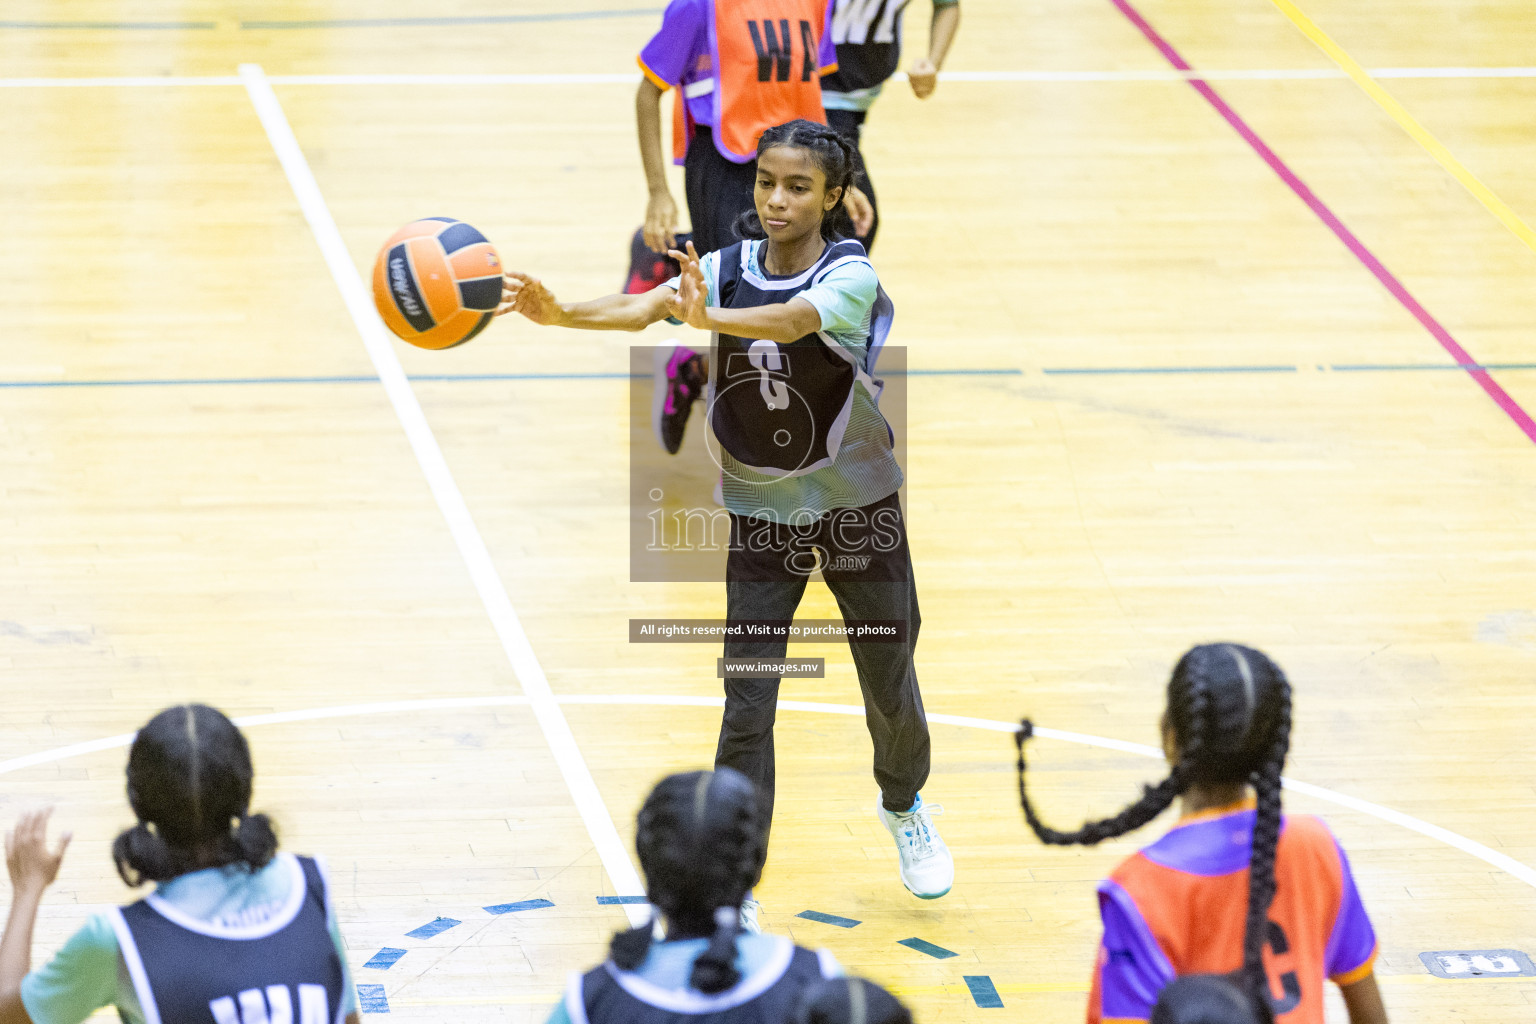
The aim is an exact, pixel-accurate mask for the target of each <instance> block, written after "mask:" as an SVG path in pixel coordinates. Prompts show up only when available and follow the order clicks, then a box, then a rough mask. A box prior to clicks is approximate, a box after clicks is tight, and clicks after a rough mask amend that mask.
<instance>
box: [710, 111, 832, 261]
mask: <svg viewBox="0 0 1536 1024" xmlns="http://www.w3.org/2000/svg"><path fill="white" fill-rule="evenodd" d="M780 146H798V147H800V148H802V149H806V150H809V151H810V154H811V162H812V163H814V164H815V165H816V166H817V168H818V169H820V171H821V173H822V174H823V175H825V176H826V179H827V191H828V192H831V191H832V190H833V189H841V190H842V191H841V192H840V193H839V194H838V197H837V203H836V204H835V205H834V206H833V207H832V209H830V210H828V211H827V212H826V213H824V214H823V215H822V218H821V237H822V238H824V239H826V240H827V241H829V242H833V241H836V240H837V239H839V238H845V237H852V236H853V224H852V223H851V222H850V221H849V219H848V209H847V205H846V201H847V199H848V189H849V188H851V187H852V186H853V182H854V177H855V176H856V175H857V173H858V164H857V162H856V160H855V157H854V149H853V143H851V142H849V141H848V140H847V139H846V138H844V137H843V136H842V135H841V134H840V133H839V132H838V131H837V130H836V129H834V128H829V127H827V126H826V125H824V124H819V123H817V122H815V121H807V120H806V119H805V118H803V117H802V118H798V119H796V120H794V121H787V122H785V123H784V124H780V125H775V126H773V127H772V128H769V129H768V130H767V131H765V132H763V136H762V138H760V139H758V140H757V155H758V156H762V155H763V154H764V153H766V152H767V151H768V150H770V149H776V148H778V147H780ZM733 230H734V231H735V232H736V234H737V236H738V237H740V238H766V237H767V235H766V234H765V233H764V232H763V223H762V221H761V220H760V219H759V218H758V216H757V208H756V206H755V205H754V206H753V208H752V209H750V210H747V211H745V212H744V213H742V215H741V216H740V217H738V218H736V223H735V225H733Z"/></svg>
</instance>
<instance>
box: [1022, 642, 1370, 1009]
mask: <svg viewBox="0 0 1536 1024" xmlns="http://www.w3.org/2000/svg"><path fill="white" fill-rule="evenodd" d="M1032 733H1033V726H1032V725H1031V724H1030V722H1029V721H1028V720H1025V721H1024V722H1023V724H1022V727H1021V728H1020V730H1019V733H1018V736H1017V743H1018V748H1019V761H1018V769H1019V800H1020V802H1021V803H1022V804H1023V807H1024V816H1025V818H1026V820H1027V821H1028V822H1029V826H1030V828H1031V829H1033V830H1034V832H1035V835H1037V836H1039V837H1040V840H1041V841H1042V842H1045V843H1050V844H1055V845H1069V844H1083V845H1093V844H1095V843H1099V842H1102V841H1103V840H1105V839H1112V838H1114V837H1116V836H1120V835H1124V834H1125V833H1127V832H1130V831H1131V830H1133V829H1136V828H1140V827H1141V826H1142V825H1145V824H1146V823H1147V822H1149V821H1151V820H1152V819H1153V818H1155V817H1157V815H1158V814H1160V813H1162V811H1163V810H1164V809H1166V808H1167V807H1168V806H1169V805H1170V804H1172V803H1173V800H1174V798H1175V797H1178V798H1180V802H1181V806H1182V812H1183V815H1182V817H1181V818H1180V819H1179V821H1178V823H1177V824H1176V825H1175V826H1174V827H1173V829H1172V830H1171V831H1170V832H1168V834H1167V835H1165V836H1163V838H1162V839H1159V840H1158V841H1157V842H1155V843H1153V844H1152V845H1150V846H1147V847H1145V848H1144V849H1142V851H1141V852H1140V853H1138V854H1136V855H1135V856H1133V857H1130V858H1128V859H1127V860H1125V861H1124V862H1122V863H1121V864H1120V866H1119V867H1117V868H1116V869H1115V870H1114V871H1113V872H1112V873H1111V874H1110V877H1109V878H1108V879H1106V880H1105V881H1104V882H1102V883H1100V885H1099V912H1100V916H1101V918H1102V919H1103V923H1104V937H1103V941H1102V942H1101V944H1100V947H1099V955H1098V962H1097V964H1096V966H1095V968H1094V976H1093V991H1092V994H1091V995H1090V996H1089V1002H1088V1020H1089V1022H1090V1024H1099V1022H1103V1024H1111V1022H1121V1024H1125V1022H1131V1021H1147V1020H1149V1019H1151V1018H1152V1011H1153V1004H1154V1003H1155V1002H1156V1001H1157V998H1158V993H1159V992H1160V991H1161V990H1162V989H1163V988H1164V987H1165V986H1166V985H1168V984H1169V983H1170V982H1171V981H1173V979H1174V978H1175V977H1181V976H1184V975H1191V974H1224V973H1230V974H1232V975H1233V977H1234V980H1235V981H1236V982H1237V983H1239V984H1240V985H1241V986H1242V988H1243V990H1244V991H1245V992H1246V993H1248V994H1249V996H1250V998H1251V999H1252V1001H1253V1002H1254V1004H1255V1007H1256V1008H1257V1009H1258V1010H1260V1011H1261V1012H1265V1013H1272V1014H1273V1019H1274V1020H1275V1021H1276V1022H1277V1024H1323V979H1324V978H1325V977H1327V978H1330V979H1332V980H1333V981H1334V982H1335V983H1336V984H1337V985H1338V986H1339V988H1340V990H1341V991H1342V993H1343V996H1344V1002H1345V1004H1346V1005H1347V1006H1348V1008H1349V1017H1350V1022H1351V1024H1385V1022H1386V1019H1387V1016H1386V1011H1385V1009H1383V1007H1382V1002H1381V994H1380V991H1379V990H1378V988H1377V986H1376V979H1375V976H1374V975H1373V974H1372V965H1373V963H1374V961H1375V957H1376V933H1375V931H1374V930H1373V929H1372V927H1371V922H1370V919H1369V918H1368V917H1367V916H1366V912H1365V907H1364V905H1363V904H1362V903H1361V901H1360V894H1359V891H1358V890H1357V889H1356V887H1355V880H1354V876H1353V875H1352V874H1351V872H1350V869H1349V860H1348V858H1347V857H1346V856H1345V855H1344V850H1343V847H1341V846H1340V845H1339V843H1338V841H1337V840H1336V839H1335V838H1334V836H1333V833H1332V832H1330V831H1329V830H1328V827H1327V826H1326V825H1324V824H1323V822H1322V821H1321V820H1320V819H1318V818H1315V817H1312V816H1310V815H1284V814H1282V813H1281V809H1280V772H1281V770H1282V769H1283V768H1284V766H1285V757H1286V753H1287V751H1288V749H1289V747H1290V734H1291V687H1290V684H1289V683H1288V682H1287V681H1286V678H1285V674H1284V673H1282V672H1281V671H1280V668H1279V666H1277V665H1276V664H1275V663H1274V662H1273V661H1271V660H1270V659H1269V658H1268V657H1266V656H1265V655H1264V654H1263V653H1261V652H1259V651H1256V650H1254V649H1253V648H1251V647H1243V646H1240V645H1238V644H1205V645H1202V646H1199V647H1195V648H1193V649H1192V650H1190V651H1189V652H1188V653H1187V654H1185V655H1184V657H1182V658H1181V659H1179V663H1178V665H1177V666H1176V667H1175V668H1174V670H1173V676H1172V677H1171V678H1170V679H1169V681H1168V698H1167V707H1166V710H1165V711H1164V712H1163V719H1162V733H1163V749H1164V751H1165V752H1166V754H1167V757H1168V763H1169V765H1170V766H1171V768H1172V770H1171V771H1170V773H1169V775H1168V778H1166V779H1164V780H1163V781H1162V782H1160V783H1159V784H1157V785H1156V786H1148V787H1147V788H1146V791H1145V792H1144V793H1143V795H1142V797H1141V799H1140V800H1138V801H1136V802H1135V803H1133V804H1131V805H1130V806H1129V807H1127V808H1126V809H1125V810H1123V811H1121V812H1120V813H1119V814H1117V815H1115V816H1114V817H1112V818H1106V819H1104V820H1102V821H1094V822H1089V823H1087V824H1085V825H1084V826H1083V827H1082V828H1080V829H1078V830H1077V831H1075V832H1058V831H1057V830H1055V829H1053V828H1051V827H1050V826H1048V825H1046V824H1045V823H1044V822H1042V821H1041V820H1040V817H1039V816H1038V815H1037V814H1036V813H1035V808H1034V805H1033V804H1032V803H1031V802H1030V799H1029V794H1028V792H1027V791H1026V789H1025V785H1024V773H1025V764H1024V742H1025V741H1026V740H1027V739H1029V737H1030V735H1031V734H1032ZM1250 789H1251V790H1252V795H1251V796H1250V795H1249V790H1250ZM1159 1019H1167V1018H1159ZM1261 1019H1267V1017H1261Z"/></svg>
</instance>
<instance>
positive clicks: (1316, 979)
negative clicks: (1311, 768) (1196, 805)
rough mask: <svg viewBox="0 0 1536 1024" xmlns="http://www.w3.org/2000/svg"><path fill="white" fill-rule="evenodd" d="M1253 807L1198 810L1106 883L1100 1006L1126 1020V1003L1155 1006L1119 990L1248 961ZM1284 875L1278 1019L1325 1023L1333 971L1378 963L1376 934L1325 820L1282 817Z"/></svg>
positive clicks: (1275, 922) (1274, 950)
mask: <svg viewBox="0 0 1536 1024" xmlns="http://www.w3.org/2000/svg"><path fill="white" fill-rule="evenodd" d="M1253 816H1254V811H1253V810H1252V805H1251V803H1248V804H1244V805H1239V806H1237V807H1229V808H1220V809H1217V810H1215V811H1208V812H1205V813H1202V814H1198V815H1194V816H1192V817H1190V818H1187V819H1185V820H1183V821H1181V822H1180V823H1179V824H1178V825H1177V826H1176V827H1175V828H1173V829H1172V830H1171V831H1169V832H1168V834H1167V835H1165V836H1163V837H1162V838H1161V839H1159V840H1158V841H1157V842H1155V843H1153V844H1151V845H1150V846H1147V847H1146V848H1144V849H1143V850H1142V851H1141V852H1139V853H1137V854H1135V855H1134V856H1132V857H1129V858H1127V859H1126V860H1125V861H1124V862H1123V863H1121V865H1120V866H1119V867H1118V868H1116V869H1115V871H1114V872H1113V873H1112V874H1111V875H1110V877H1109V878H1108V879H1107V880H1105V881H1104V882H1103V883H1101V884H1100V886H1099V900H1100V904H1101V911H1102V916H1103V918H1104V921H1105V935H1104V944H1103V950H1104V952H1103V954H1102V955H1103V956H1104V957H1105V958H1106V959H1107V960H1108V961H1110V963H1106V964H1104V965H1103V966H1102V967H1101V970H1100V971H1098V972H1095V973H1096V982H1099V981H1100V979H1102V982H1101V983H1102V986H1103V991H1102V992H1100V993H1099V995H1100V997H1101V1000H1102V1001H1100V1000H1097V999H1096V1000H1093V1001H1092V1003H1093V1004H1095V1005H1101V1006H1102V1008H1103V1010H1102V1012H1103V1019H1104V1020H1110V1021H1112V1020H1115V1019H1116V1012H1117V1010H1118V1008H1119V1006H1122V1005H1127V1004H1129V1005H1136V1006H1140V1005H1144V1000H1145V994H1144V993H1141V992H1135V991H1116V989H1120V988H1126V989H1137V988H1140V987H1141V986H1142V985H1144V984H1150V985H1152V986H1155V987H1154V989H1153V991H1154V992H1155V991H1156V990H1157V989H1160V988H1161V987H1162V986H1163V985H1165V984H1166V983H1167V982H1168V981H1171V980H1172V979H1173V977H1175V976H1183V975H1189V974H1225V973H1228V972H1232V971H1236V970H1238V969H1239V968H1241V967H1242V965H1243V933H1244V926H1245V922H1246V916H1247V911H1248V864H1249V858H1250V856H1251V850H1252V835H1253ZM1275 883H1276V884H1275V897H1274V902H1273V903H1271V904H1270V908H1269V925H1268V937H1267V942H1266V948H1265V966H1266V968H1267V970H1266V973H1267V974H1268V976H1269V981H1270V990H1271V999H1272V1001H1273V1005H1274V1009H1275V1012H1276V1016H1277V1018H1278V1019H1279V1020H1280V1021H1282V1022H1283V1024H1303V1022H1305V1024H1321V1022H1322V1020H1323V991H1322V990H1323V984H1322V983H1323V980H1324V978H1331V979H1333V980H1334V981H1335V982H1337V983H1339V984H1342V985H1347V984H1349V983H1350V982H1351V981H1353V980H1355V978H1356V977H1358V976H1359V975H1360V974H1361V973H1362V972H1369V971H1370V969H1371V964H1372V960H1373V958H1374V956H1375V949H1376V937H1375V933H1374V931H1373V930H1372V928H1371V924H1370V921H1369V919H1368V918H1367V917H1366V914H1365V909H1364V907H1363V905H1362V904H1361V902H1360V897H1359V894H1358V893H1357V892H1356V890H1355V884H1354V879H1353V877H1352V876H1351V874H1350V871H1349V861H1348V859H1347V858H1346V857H1345V855H1344V851H1343V849H1342V848H1341V847H1340V846H1339V844H1338V842H1337V840H1335V839H1334V837H1333V833H1332V832H1330V831H1329V830H1328V827H1327V826H1326V825H1324V824H1323V822H1322V821H1321V820H1319V819H1317V818H1314V817H1312V816H1310V815H1288V816H1286V817H1284V818H1283V819H1282V825H1281V832H1280V840H1279V843H1278V844H1277V846H1276V850H1275ZM1149 937H1150V939H1151V940H1152V942H1151V943H1150V944H1149V943H1148V942H1147V939H1148V938H1149ZM1104 968H1108V969H1107V970H1105V969H1104ZM1122 1019H1123V1018H1122ZM1133 1019H1136V1018H1133Z"/></svg>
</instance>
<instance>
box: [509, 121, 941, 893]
mask: <svg viewBox="0 0 1536 1024" xmlns="http://www.w3.org/2000/svg"><path fill="white" fill-rule="evenodd" d="M852 175H853V150H852V146H851V145H850V144H849V142H848V141H847V140H846V139H844V138H843V137H842V136H841V135H839V134H838V133H837V132H835V131H833V130H832V129H830V128H828V127H827V126H826V125H822V124H816V123H814V122H811V121H805V120H798V121H792V122H790V123H789V124H784V125H778V126H776V127H773V128H770V129H769V130H767V131H766V132H764V133H763V136H762V139H761V140H760V142H759V143H758V157H757V174H756V176H755V179H754V186H753V198H754V202H755V205H756V210H755V212H754V213H753V214H752V215H750V217H749V218H747V223H746V224H744V225H743V234H744V235H745V236H747V237H746V240H745V241H741V242H737V243H736V244H734V245H731V246H728V247H727V248H725V249H722V250H720V251H718V252H713V253H709V254H707V255H705V256H704V257H703V258H702V259H701V258H700V257H699V256H698V254H697V252H696V250H695V249H694V248H693V247H691V246H690V248H689V251H688V252H687V253H686V254H684V253H678V254H677V256H678V259H679V262H680V263H681V264H682V266H683V273H682V274H681V275H680V276H679V277H678V278H677V279H674V280H673V281H671V282H668V283H667V284H665V285H661V286H659V287H657V288H655V289H653V290H651V291H649V292H646V293H644V294H640V295H610V296H607V297H605V298H601V299H594V300H592V301H590V302H577V303H562V302H560V301H559V300H557V299H556V298H555V296H554V295H553V294H551V292H550V290H549V289H548V288H546V287H545V286H544V285H543V284H542V283H540V282H539V281H538V280H536V279H535V278H532V277H529V276H528V275H526V274H523V273H518V272H513V271H509V272H508V273H507V277H506V292H505V296H504V301H503V303H502V307H501V309H500V312H503V313H506V312H513V311H515V312H518V313H522V314H523V315H524V316H526V317H528V318H529V319H530V320H533V321H534V322H536V323H541V324H550V325H556V326H561V327H580V328H586V329H588V330H630V331H635V330H640V329H641V328H643V327H646V326H647V325H649V324H652V323H655V322H656V321H658V320H662V319H665V318H667V317H669V316H670V317H675V318H676V319H679V320H682V321H684V322H686V323H688V324H690V325H692V326H694V327H697V328H699V329H701V330H707V331H711V332H713V333H714V335H715V337H716V339H717V344H716V353H715V358H714V360H713V374H714V382H715V386H716V389H717V393H716V397H715V399H714V401H713V403H712V404H711V406H710V425H711V427H712V428H713V430H714V434H715V436H716V438H717V439H718V441H719V443H720V449H721V452H720V455H721V467H722V469H723V471H724V481H723V487H722V491H723V497H724V499H725V505H726V508H727V510H728V512H729V513H730V520H731V546H730V551H729V552H728V554H727V556H726V570H725V573H726V618H727V621H728V624H729V623H745V622H750V621H765V620H766V621H773V622H782V623H785V624H787V623H788V622H790V621H791V620H793V618H794V615H795V609H796V608H797V607H799V604H800V598H801V596H802V595H803V594H804V593H805V585H806V581H807V579H808V578H809V576H810V574H811V573H812V572H814V571H815V570H816V569H817V568H818V567H819V568H821V569H822V575H823V578H824V579H825V580H826V581H827V585H828V587H829V588H830V589H831V590H832V593H833V596H834V597H836V598H837V602H838V606H839V607H840V608H841V610H842V613H843V618H844V620H845V622H846V623H848V624H849V625H854V624H856V623H860V622H872V621H876V620H879V621H884V622H888V623H897V624H899V627H900V628H899V630H898V635H897V637H895V638H894V639H896V641H897V642H889V641H890V640H891V639H892V638H891V637H886V638H884V639H883V640H882V641H881V642H875V641H873V640H870V639H864V640H857V639H853V638H850V641H849V646H850V647H851V649H852V652H853V661H854V666H855V667H856V668H857V670H858V674H859V685H860V688H861V689H862V691H863V695H864V707H865V718H866V721H867V723H868V726H869V732H870V737H871V738H872V739H873V741H874V774H875V781H876V782H877V783H878V784H879V787H880V794H881V795H880V801H879V804H878V813H879V817H880V820H881V821H882V822H883V823H884V824H885V826H886V828H887V829H889V830H890V832H891V834H892V836H893V837H894V838H895V841H896V848H897V851H898V854H899V856H900V861H901V879H902V882H903V884H905V885H906V887H907V888H908V889H909V890H910V891H911V892H912V893H913V894H914V895H916V896H919V897H921V898H923V899H933V898H936V897H939V896H942V895H944V894H945V893H946V892H948V891H949V888H950V885H951V883H952V882H953V880H954V862H953V861H952V860H951V858H950V855H949V851H948V849H947V848H946V847H945V845H944V842H943V840H942V839H940V838H939V835H938V833H937V831H935V829H934V827H933V822H932V821H931V819H930V816H929V814H930V812H929V809H927V808H925V807H924V805H923V802H922V799H921V797H920V796H919V795H918V791H919V790H920V789H921V788H922V786H923V783H924V782H925V781H926V780H927V778H928V768H929V739H928V722H927V718H926V716H925V715H924V712H923V701H922V695H921V693H920V692H919V690H918V685H917V673H916V671H915V670H914V668H913V661H912V653H913V649H914V648H915V646H916V644H917V634H918V627H919V623H920V617H919V614H918V605H917V589H916V586H915V584H914V582H913V578H912V560H911V556H910V553H909V551H908V548H907V532H906V523H905V520H904V518H903V517H902V511H901V504H900V501H899V499H898V495H897V491H898V489H899V488H900V487H901V484H902V471H901V467H900V466H899V465H898V464H897V462H896V458H895V455H894V454H893V452H892V447H891V432H890V427H889V426H888V425H887V423H886V421H885V419H884V417H883V416H882V415H881V413H880V410H879V407H878V405H877V404H876V399H877V396H878V392H879V390H880V385H879V382H878V381H876V380H874V379H873V378H871V377H870V375H869V373H868V372H867V367H868V365H869V363H870V355H869V353H870V350H871V349H873V348H877V347H878V346H879V345H880V344H881V343H882V342H883V341H884V338H885V333H886V331H888V330H889V327H890V317H891V307H890V300H889V299H887V298H886V297H885V293H884V292H883V291H882V290H881V289H880V282H879V279H878V278H877V277H876V276H875V271H874V267H872V266H871V265H870V263H869V260H868V258H867V257H866V256H865V255H864V248H863V246H861V245H859V243H858V242H855V241H852V240H837V236H836V234H835V232H834V231H833V230H832V228H831V218H832V217H833V216H834V215H835V214H836V213H837V211H838V207H839V206H840V204H841V202H842V198H843V195H844V192H845V191H846V189H847V187H848V183H849V181H850V180H851V178H852ZM900 634H905V635H900ZM785 643H786V636H785V635H783V634H782V633H781V634H779V635H777V636H775V637H772V638H768V639H754V640H748V639H741V638H728V639H727V640H726V644H725V656H726V657H727V658H741V659H746V658H755V659H764V658H767V659H776V658H782V657H783V656H784V652H785ZM779 679H780V677H779V676H778V675H771V676H756V677H752V678H727V679H726V680H725V714H724V717H723V720H722V722H721V727H720V741H719V745H718V747H717V749H716V753H715V763H716V764H717V765H722V766H728V767H732V768H736V769H738V770H740V771H741V772H742V773H743V774H745V775H746V776H747V777H748V778H749V779H751V780H752V783H753V785H754V786H756V787H757V791H758V797H759V799H760V800H762V802H763V808H764V814H765V822H766V821H770V820H771V817H772V812H773V796H774V773H775V767H774V746H773V725H774V716H775V712H776V709H777V704H778V692H779Z"/></svg>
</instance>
